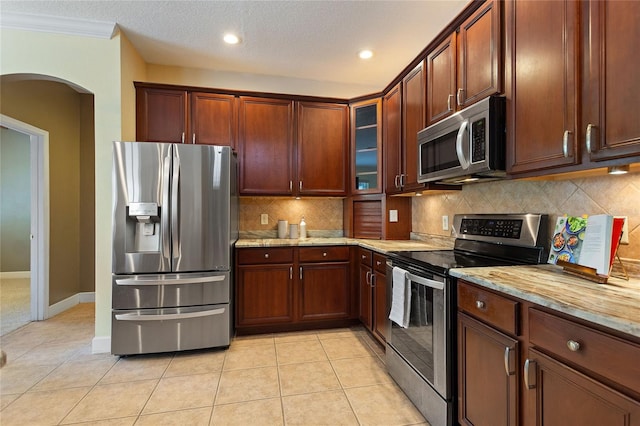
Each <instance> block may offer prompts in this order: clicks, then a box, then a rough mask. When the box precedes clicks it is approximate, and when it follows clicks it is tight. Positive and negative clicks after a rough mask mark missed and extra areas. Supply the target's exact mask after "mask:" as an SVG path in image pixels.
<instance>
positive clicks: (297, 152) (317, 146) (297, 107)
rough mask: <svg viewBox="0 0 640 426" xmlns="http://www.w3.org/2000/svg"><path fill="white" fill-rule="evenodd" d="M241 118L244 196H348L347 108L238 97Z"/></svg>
mask: <svg viewBox="0 0 640 426" xmlns="http://www.w3.org/2000/svg"><path fill="white" fill-rule="evenodd" d="M294 113H295V114H296V116H297V120H294ZM238 115H239V139H238V154H239V160H240V164H242V167H241V173H240V193H241V194H244V195H294V196H297V195H331V196H341V195H346V193H347V181H348V178H347V176H348V173H349V165H348V158H349V156H348V149H349V143H348V141H349V133H348V132H349V125H348V122H349V116H348V107H347V105H346V104H333V103H322V102H294V101H291V100H286V99H269V98H255V97H240V108H239V114H238ZM294 135H295V137H294Z"/></svg>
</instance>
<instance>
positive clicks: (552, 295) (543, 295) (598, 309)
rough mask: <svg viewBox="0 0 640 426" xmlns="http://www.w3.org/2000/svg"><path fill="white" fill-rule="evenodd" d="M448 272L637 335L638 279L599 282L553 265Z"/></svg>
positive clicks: (639, 314) (639, 312) (639, 311)
mask: <svg viewBox="0 0 640 426" xmlns="http://www.w3.org/2000/svg"><path fill="white" fill-rule="evenodd" d="M450 274H451V275H453V276H455V277H458V278H462V279H465V280H467V281H469V282H472V283H475V284H479V285H481V286H483V287H486V288H489V289H493V290H497V291H499V292H502V293H505V294H508V295H511V296H514V297H517V298H519V299H523V300H526V301H529V302H533V303H536V304H538V305H541V306H545V307H548V308H550V309H554V310H557V311H560V312H562V313H565V314H568V315H572V316H574V317H577V318H580V319H583V320H586V321H590V322H593V323H595V324H598V325H601V326H605V327H609V328H611V329H614V330H617V331H620V332H623V333H626V334H630V335H632V336H635V337H638V338H640V279H638V278H631V279H630V280H629V281H626V280H624V279H621V278H615V277H610V278H609V280H608V282H607V284H598V283H595V282H592V281H589V280H586V279H584V278H579V277H576V276H574V275H571V274H568V273H565V272H563V271H562V268H561V267H559V266H556V265H533V266H499V267H493V268H459V269H451V270H450Z"/></svg>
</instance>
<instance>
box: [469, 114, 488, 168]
mask: <svg viewBox="0 0 640 426" xmlns="http://www.w3.org/2000/svg"><path fill="white" fill-rule="evenodd" d="M486 140H487V119H486V118H484V117H483V118H481V119H479V120H476V121H474V122H473V123H471V162H472V163H477V162H480V161H484V159H485V150H486V146H485V141H486Z"/></svg>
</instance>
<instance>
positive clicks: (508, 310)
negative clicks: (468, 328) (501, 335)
mask: <svg viewBox="0 0 640 426" xmlns="http://www.w3.org/2000/svg"><path fill="white" fill-rule="evenodd" d="M519 305H520V304H519V303H518V302H516V301H513V300H511V299H508V298H506V297H502V296H499V295H497V294H495V293H491V292H489V291H486V290H483V289H481V288H478V287H475V286H471V285H468V284H466V283H463V282H458V308H459V309H460V310H461V311H465V312H468V313H470V314H471V315H473V316H475V317H476V318H479V319H481V320H483V321H485V322H486V323H488V324H490V325H492V326H494V327H496V328H499V329H500V330H503V331H506V332H507V333H510V334H512V335H515V336H517V335H518V334H519V333H518V308H519Z"/></svg>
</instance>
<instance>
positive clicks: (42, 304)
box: [0, 114, 49, 334]
mask: <svg viewBox="0 0 640 426" xmlns="http://www.w3.org/2000/svg"><path fill="white" fill-rule="evenodd" d="M0 125H2V126H3V127H4V128H6V129H7V130H9V131H11V132H15V134H17V135H22V136H23V138H22V139H23V140H24V141H25V142H26V141H28V143H29V176H30V185H29V190H30V191H29V193H30V197H29V198H30V202H29V211H30V224H29V238H30V249H29V270H30V277H29V288H28V292H29V299H30V303H29V316H28V317H29V320H31V321H35V320H43V319H45V318H47V317H48V300H49V274H48V272H49V268H48V259H49V239H48V236H49V180H48V173H47V172H46V171H47V165H48V162H49V158H48V157H49V149H48V148H49V133H48V132H47V131H45V130H42V129H39V128H37V127H34V126H31V125H30V124H27V123H24V122H21V121H19V120H15V119H13V118H11V117H8V116H5V115H2V114H0ZM9 276H11V275H9ZM12 284H14V285H13V286H12V287H14V289H15V290H17V293H20V295H18V294H17V293H16V297H18V298H19V299H20V300H22V296H21V294H22V293H23V289H22V288H21V285H20V283H19V282H13V283H12ZM3 310H4V309H3ZM22 319H23V318H22V316H21V315H20V313H19V312H18V313H17V315H12V318H11V320H12V322H13V321H14V320H15V321H17V324H18V326H19V321H21V320H22ZM10 331H11V330H9V329H8V328H7V330H5V327H3V330H2V333H3V334H5V333H6V332H10Z"/></svg>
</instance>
